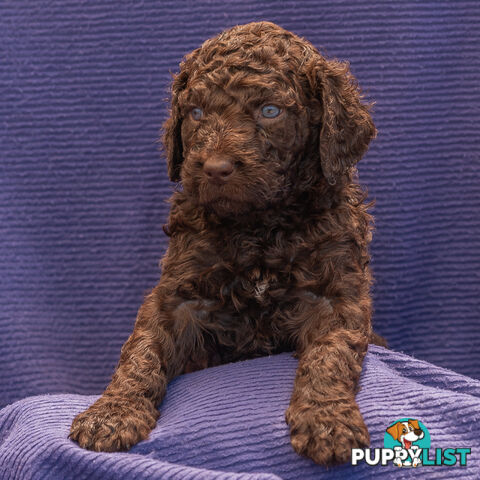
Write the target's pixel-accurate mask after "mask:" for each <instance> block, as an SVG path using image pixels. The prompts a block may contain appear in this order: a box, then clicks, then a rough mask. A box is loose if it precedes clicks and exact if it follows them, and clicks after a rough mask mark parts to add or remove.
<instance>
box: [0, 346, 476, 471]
mask: <svg viewBox="0 0 480 480" xmlns="http://www.w3.org/2000/svg"><path fill="white" fill-rule="evenodd" d="M296 364H297V362H296V360H295V359H294V358H293V357H292V356H290V355H289V354H282V355H278V356H273V357H266V358H259V359H255V360H249V361H246V362H239V363H235V364H229V365H224V366H221V367H217V368H211V369H207V370H204V371H200V372H195V373H192V374H188V375H184V376H182V377H179V378H178V379H176V380H174V381H173V382H172V383H171V384H170V385H169V388H168V393H167V396H166V398H165V401H164V403H163V405H162V407H161V409H160V410H161V412H162V415H161V417H160V420H159V422H158V425H157V427H156V429H155V430H154V431H153V432H152V433H151V435H150V438H149V439H148V440H146V441H144V442H141V443H139V444H138V445H136V446H135V447H133V448H132V450H131V451H130V452H128V453H95V452H88V451H86V450H82V449H81V448H80V447H78V445H76V444H74V443H73V442H71V441H70V440H68V439H67V435H68V430H69V426H70V423H71V421H72V419H73V417H74V416H75V415H76V414H77V413H79V412H80V411H81V410H83V409H84V408H86V407H87V406H88V405H89V404H90V403H92V402H93V401H94V400H95V398H96V397H94V396H80V395H67V394H65V395H44V396H39V397H31V398H28V399H25V400H21V401H19V402H17V403H15V404H13V405H10V406H8V407H5V408H4V409H3V410H2V411H1V412H0V472H1V473H0V479H1V480H14V479H19V480H20V479H21V480H30V479H35V480H69V479H72V480H81V479H85V480H87V479H88V480H96V479H98V480H106V479H127V480H128V479H135V480H141V479H145V480H154V479H159V480H160V479H161V480H166V479H175V480H177V479H188V480H191V479H192V480H193V479H195V480H198V479H205V480H210V479H216V480H220V479H221V480H226V479H229V480H247V479H248V480H253V479H255V480H279V479H284V480H288V479H291V480H299V479H301V480H308V479H312V480H313V479H319V480H321V479H327V478H328V479H345V478H350V479H352V480H357V479H359V480H360V479H362V480H370V479H386V478H387V479H404V478H417V479H450V478H461V479H472V480H478V478H479V477H480V461H479V456H478V452H479V451H480V438H479V436H478V428H477V426H476V424H475V422H474V421H473V420H474V419H476V418H478V416H479V415H480V381H478V380H472V379H470V378H468V377H464V376H462V375H460V374H457V373H454V372H452V371H449V370H444V369H442V368H439V367H434V366H432V365H430V364H428V363H425V362H422V361H419V360H415V359H413V358H411V357H408V356H406V355H402V354H399V353H394V352H390V351H387V350H384V349H382V348H380V347H373V346H371V347H370V350H369V353H368V355H367V357H366V360H365V368H364V372H363V375H362V380H361V385H362V389H361V391H360V393H359V394H358V395H357V401H358V403H359V405H360V408H361V411H362V413H363V415H364V417H365V420H366V423H367V425H368V427H369V430H370V434H371V446H372V448H383V437H384V434H385V430H386V428H387V427H388V426H389V425H390V424H391V423H392V422H393V421H395V420H397V419H400V418H403V417H410V418H416V419H419V420H421V421H422V422H423V424H424V425H425V426H426V427H427V429H428V431H429V433H430V436H431V448H432V449H435V448H461V447H467V448H471V449H472V454H471V455H469V456H467V466H466V467H459V466H455V467H424V466H421V467H418V468H416V469H415V471H412V470H409V469H406V468H398V467H396V466H394V465H392V464H390V465H388V466H386V467H382V466H368V465H366V464H365V462H361V463H360V464H359V465H356V466H352V465H343V466H340V467H335V468H331V469H328V470H326V469H325V468H324V467H320V466H318V465H315V464H314V463H313V462H312V461H311V460H309V459H306V458H303V457H299V456H297V455H296V454H295V453H294V451H293V449H292V447H291V445H290V443H289V436H288V430H287V425H286V424H285V421H284V411H285V409H286V408H287V406H288V402H289V398H290V394H291V390H292V386H293V378H294V374H295V367H296ZM432 452H433V450H432ZM430 458H434V455H433V453H431V455H430Z"/></svg>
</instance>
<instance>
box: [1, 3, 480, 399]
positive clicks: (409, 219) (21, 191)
mask: <svg viewBox="0 0 480 480" xmlns="http://www.w3.org/2000/svg"><path fill="white" fill-rule="evenodd" d="M254 20H271V21H274V22H277V23H279V24H280V25H282V26H283V27H285V28H287V29H290V30H292V31H294V32H296V33H298V34H299V35H301V36H305V37H307V38H308V39H309V40H311V41H312V42H313V43H314V44H315V45H316V46H318V47H323V48H324V49H325V50H326V51H327V53H328V54H329V55H330V56H336V57H338V58H340V59H348V60H350V61H351V65H352V70H353V72H354V74H355V75H356V76H357V77H358V79H359V81H360V84H361V85H362V87H363V89H364V91H365V92H366V94H367V97H368V98H369V99H373V100H375V101H376V111H375V115H374V118H375V122H376V125H377V127H378V129H379V136H378V139H377V140H376V141H375V142H374V143H373V144H372V146H371V149H370V151H369V152H368V154H367V156H366V157H365V159H364V160H363V161H362V162H361V163H360V165H359V170H360V176H361V180H362V182H363V183H366V184H367V185H368V186H369V190H370V192H371V196H372V197H373V198H376V201H377V206H376V208H375V210H374V213H375V216H376V222H377V231H376V235H375V240H374V243H373V246H372V253H373V257H374V269H375V272H376V279H377V283H376V286H375V305H376V313H375V324H376V325H377V329H378V331H380V332H381V333H382V334H384V335H385V336H386V337H387V339H388V340H389V342H390V346H391V347H392V348H393V349H396V350H401V351H405V352H407V353H409V354H413V355H415V356H417V357H419V358H422V359H425V360H428V361H430V362H433V363H435V364H438V365H441V366H444V367H448V368H451V369H454V370H456V371H458V372H462V373H464V374H467V375H471V376H474V377H477V378H478V377H480V331H479V328H478V327H479V323H480V318H479V313H480V308H479V307H480V300H479V297H480V288H479V287H480V278H479V275H480V274H479V272H480V217H479V211H480V155H479V150H480V147H479V138H478V129H479V121H480V88H479V85H480V83H479V81H480V55H479V45H480V28H479V27H480V22H479V20H480V3H479V2H477V1H471V2H463V1H462V2H461V1H458V2H450V1H447V2H442V1H432V2H414V1H402V2H397V1H391V2H389V1H372V0H359V1H355V2H353V1H349V2H344V1H337V2H331V1H325V0H320V1H319V0H316V1H273V0H271V1H267V0H256V1H244V2H239V1H227V2H226V1H217V0H213V1H188V2H179V1H162V2H145V3H144V2H135V1H131V0H129V1H122V2H115V1H105V0H97V1H95V2H86V1H80V0H75V1H73V0H51V1H48V2H47V1H42V0H30V1H25V0H15V1H14V0H10V1H4V2H2V3H1V4H0V305H1V308H0V406H1V405H4V404H6V403H9V402H12V401H13V400H16V399H19V398H22V397H24V396H26V395H32V394H38V393H45V392H52V393H55V392H71V393H83V394H92V393H99V392H100V391H101V390H102V389H103V387H104V386H105V385H106V383H107V382H108V379H109V377H110V375H111V373H112V370H113V368H114V365H115V364H116V362H117V359H118V355H119V351H120V347H121V345H122V343H123V342H124V341H125V339H126V338H127V336H128V334H129V332H130V331H131V329H132V327H133V322H134V319H135V314H136V310H137V308H138V307H139V306H140V304H141V302H142V297H143V295H144V293H146V292H147V291H148V290H149V289H150V288H151V287H153V286H154V284H155V283H156V281H157V280H158V278H159V274H160V272H159V268H158V260H159V258H160V257H161V255H162V252H163V251H164V249H165V245H166V241H165V237H164V235H163V233H162V229H161V226H162V224H163V222H164V221H165V218H166V215H167V208H168V206H167V204H166V202H165V200H166V199H167V198H168V196H169V194H170V192H171V185H170V184H169V182H168V180H167V178H166V173H165V165H164V160H163V159H162V158H161V157H160V155H159V153H158V146H157V145H156V143H155V142H156V139H157V137H158V130H159V127H160V125H161V123H162V121H163V120H164V118H165V114H166V102H165V99H166V97H167V95H168V83H169V81H170V74H169V71H175V70H176V69H177V67H178V63H179V61H180V59H181V57H182V56H183V54H185V53H186V52H188V51H190V50H191V49H193V48H195V47H197V46H198V45H200V44H201V43H202V41H203V40H204V39H206V38H208V37H209V36H212V35H214V34H216V33H217V32H219V31H220V30H222V29H224V28H226V27H229V26H232V25H234V24H238V23H246V22H249V21H254Z"/></svg>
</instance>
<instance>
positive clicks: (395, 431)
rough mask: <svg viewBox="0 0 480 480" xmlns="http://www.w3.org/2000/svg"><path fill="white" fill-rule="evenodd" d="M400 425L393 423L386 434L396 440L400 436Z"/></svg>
mask: <svg viewBox="0 0 480 480" xmlns="http://www.w3.org/2000/svg"><path fill="white" fill-rule="evenodd" d="M401 428H402V424H401V423H400V422H397V423H394V424H393V425H392V426H391V427H388V428H387V433H389V434H390V435H391V436H392V437H393V439H394V440H398V439H399V438H400V435H401Z"/></svg>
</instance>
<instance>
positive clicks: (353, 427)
mask: <svg viewBox="0 0 480 480" xmlns="http://www.w3.org/2000/svg"><path fill="white" fill-rule="evenodd" d="M367 345H368V340H367V337H366V336H365V335H363V334H362V333H361V332H359V331H349V330H346V329H337V330H333V331H331V332H329V333H328V334H326V335H324V336H322V337H320V338H317V339H316V340H315V341H313V342H312V343H311V344H310V345H309V346H308V347H307V348H306V349H305V351H304V352H303V353H302V354H301V356H300V359H299V365H298V370H297V375H296V378H295V384H294V389H293V395H292V398H291V401H290V406H289V407H288V409H287V412H286V420H287V423H288V424H289V425H290V435H291V441H292V446H293V448H294V449H295V450H296V451H297V452H298V453H299V454H301V455H306V456H308V457H310V458H311V459H312V460H314V461H315V462H317V463H320V464H323V465H326V464H335V463H345V462H347V461H348V460H349V459H350V456H351V449H352V448H361V447H364V446H367V445H368V444H369V442H370V440H369V435H368V430H367V427H366V426H365V423H364V421H363V418H362V415H361V413H360V411H359V409H358V406H357V404H356V402H355V392H356V386H357V382H358V379H359V377H360V373H361V370H362V361H363V357H364V356H365V354H366V351H367Z"/></svg>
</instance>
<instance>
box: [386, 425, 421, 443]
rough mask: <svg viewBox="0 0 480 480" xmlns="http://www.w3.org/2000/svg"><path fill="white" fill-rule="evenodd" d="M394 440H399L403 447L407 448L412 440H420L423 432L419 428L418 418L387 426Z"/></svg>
mask: <svg viewBox="0 0 480 480" xmlns="http://www.w3.org/2000/svg"><path fill="white" fill-rule="evenodd" d="M387 433H389V434H390V435H391V436H392V437H393V438H394V440H397V441H399V442H400V443H401V444H402V446H403V448H405V449H407V450H408V449H409V448H410V447H411V446H412V443H413V442H416V441H417V440H420V439H421V438H423V437H424V435H425V433H424V432H423V430H422V429H421V428H420V425H419V424H418V420H412V419H409V420H407V421H405V422H397V423H394V424H393V425H392V426H391V427H388V428H387Z"/></svg>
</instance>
